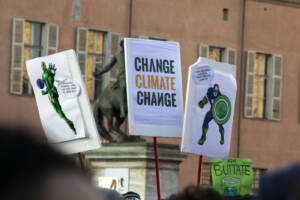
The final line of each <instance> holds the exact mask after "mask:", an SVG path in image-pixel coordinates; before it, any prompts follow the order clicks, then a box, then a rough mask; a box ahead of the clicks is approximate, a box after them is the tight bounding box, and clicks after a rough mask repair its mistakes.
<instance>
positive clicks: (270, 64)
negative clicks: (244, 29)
mask: <svg viewBox="0 0 300 200" xmlns="http://www.w3.org/2000/svg"><path fill="white" fill-rule="evenodd" d="M246 54H247V59H246V72H245V73H246V74H245V75H246V78H245V89H244V95H245V96H244V117H245V118H249V119H253V120H268V121H280V115H281V114H280V113H281V112H282V109H281V104H282V102H281V101H282V85H283V78H282V77H283V62H282V56H281V55H277V54H274V53H267V52H264V51H253V50H249V51H247V52H246ZM251 54H253V55H252V56H251ZM257 54H264V55H266V58H267V59H266V60H267V64H266V73H267V80H266V86H265V90H266V99H265V105H264V107H265V108H264V110H265V111H264V115H263V117H262V118H260V117H254V109H253V108H252V107H253V100H254V96H253V94H254V65H255V59H256V55H257ZM253 56H254V61H251V59H253ZM250 57H252V58H250ZM277 58H279V62H280V63H279V64H280V65H279V68H280V74H279V75H276V74H275V68H276V66H275V65H276V63H275V59H277ZM251 64H253V66H250V65H251ZM277 64H278V63H277ZM277 67H278V66H277ZM251 68H253V69H252V70H253V71H251ZM251 76H253V78H249V77H251ZM251 79H253V80H252V81H251ZM275 79H277V80H278V79H279V80H280V82H279V84H280V85H279V86H278V85H277V89H278V90H279V91H277V93H278V95H279V96H278V97H276V96H275V95H274V93H275V91H274V90H275V88H276V86H275ZM249 82H250V83H251V82H252V83H253V85H252V86H249ZM249 88H252V90H253V91H252V94H251V89H249ZM249 98H250V99H251V98H252V100H250V101H249ZM275 100H276V101H279V105H278V106H279V111H278V116H275V114H274V106H275V105H274V101H275ZM250 102H251V103H250ZM249 109H250V110H249ZM249 111H250V112H249Z"/></svg>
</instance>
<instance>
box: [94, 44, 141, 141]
mask: <svg viewBox="0 0 300 200" xmlns="http://www.w3.org/2000/svg"><path fill="white" fill-rule="evenodd" d="M120 47H121V49H120V51H118V52H117V53H116V54H115V55H114V56H113V57H112V59H111V61H110V62H109V63H108V64H107V65H106V66H104V67H103V69H100V70H98V68H99V66H96V71H95V72H94V73H93V75H94V76H95V77H97V76H100V75H102V74H104V73H105V72H108V71H109V70H110V69H112V67H113V66H114V65H115V64H116V65H117V67H118V76H117V81H116V82H115V83H113V84H112V83H110V84H109V85H108V86H107V87H106V88H105V89H104V91H103V92H102V93H101V95H100V96H99V98H98V99H97V100H96V102H95V107H94V116H95V120H96V124H97V128H98V131H99V132H100V135H101V136H102V137H103V138H104V139H106V140H109V141H110V142H114V141H115V140H114V139H113V138H112V137H111V135H110V134H109V133H110V132H111V133H113V134H115V135H117V136H118V137H119V139H120V142H122V141H137V140H140V139H139V137H136V136H130V137H129V136H127V135H126V134H125V133H124V132H123V131H121V129H120V126H121V124H122V123H123V122H124V120H125V118H126V115H127V98H126V75H125V58H124V40H123V39H122V40H121V42H120ZM103 116H105V117H106V119H107V123H108V128H109V130H107V129H106V128H105V127H104V123H103ZM114 118H115V122H114Z"/></svg>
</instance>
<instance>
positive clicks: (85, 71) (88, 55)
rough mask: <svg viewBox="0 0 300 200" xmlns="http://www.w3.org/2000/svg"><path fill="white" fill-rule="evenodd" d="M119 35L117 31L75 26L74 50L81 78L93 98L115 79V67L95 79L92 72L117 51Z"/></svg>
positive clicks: (89, 95) (90, 97) (91, 98)
mask: <svg viewBox="0 0 300 200" xmlns="http://www.w3.org/2000/svg"><path fill="white" fill-rule="evenodd" d="M119 40H120V36H119V34H117V33H112V32H108V31H102V30H97V29H88V28H84V27H79V28H77V38H76V51H77V54H78V61H79V65H80V69H81V73H82V76H83V79H84V81H85V84H86V89H87V93H88V97H89V99H90V100H94V99H95V98H97V97H98V96H99V94H100V93H101V91H102V90H103V89H104V88H105V87H106V86H107V84H108V83H109V82H115V81H116V80H117V73H118V72H117V68H116V67H113V68H112V70H110V71H109V72H107V73H105V74H104V75H103V76H102V77H99V78H97V79H95V78H94V77H93V72H94V71H95V68H96V66H100V67H103V66H104V65H105V63H108V62H109V61H110V59H111V57H112V56H113V55H114V54H115V53H116V52H117V51H118V48H119Z"/></svg>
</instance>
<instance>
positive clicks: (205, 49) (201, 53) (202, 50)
mask: <svg viewBox="0 0 300 200" xmlns="http://www.w3.org/2000/svg"><path fill="white" fill-rule="evenodd" d="M208 54H209V46H208V45H206V44H201V45H199V47H198V57H204V58H208Z"/></svg>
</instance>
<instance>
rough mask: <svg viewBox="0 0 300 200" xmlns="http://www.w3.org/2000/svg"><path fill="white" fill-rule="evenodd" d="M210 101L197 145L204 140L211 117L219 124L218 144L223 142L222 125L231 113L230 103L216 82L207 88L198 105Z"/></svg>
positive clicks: (201, 105)
mask: <svg viewBox="0 0 300 200" xmlns="http://www.w3.org/2000/svg"><path fill="white" fill-rule="evenodd" d="M208 102H209V103H210V105H211V108H210V110H209V111H208V112H207V113H206V115H205V118H204V121H203V125H202V136H201V138H200V139H199V141H198V144H199V145H203V144H204V142H205V140H206V133H207V131H208V124H209V122H210V121H211V120H212V119H213V120H214V121H215V122H216V123H217V124H218V126H219V132H220V135H221V140H220V144H221V145H223V144H224V132H225V131H224V127H223V124H225V123H226V122H227V121H228V120H229V118H230V115H231V103H230V100H229V98H228V97H227V96H225V95H222V94H221V92H220V88H219V85H218V84H214V86H213V87H210V88H208V90H207V94H206V96H204V98H203V99H202V100H201V101H199V103H198V105H199V107H200V108H203V107H204V106H205V105H206V104H207V103H208Z"/></svg>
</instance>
